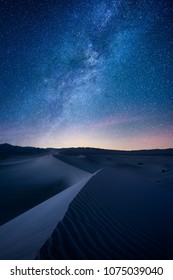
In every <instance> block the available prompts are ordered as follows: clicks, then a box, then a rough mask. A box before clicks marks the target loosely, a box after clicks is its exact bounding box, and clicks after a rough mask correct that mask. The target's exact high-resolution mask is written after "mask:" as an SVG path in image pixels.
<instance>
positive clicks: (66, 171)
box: [0, 154, 89, 225]
mask: <svg viewBox="0 0 173 280" xmlns="http://www.w3.org/2000/svg"><path fill="white" fill-rule="evenodd" d="M88 175H89V173H88V172H85V171H83V170H81V169H79V168H76V167H74V166H71V165H69V164H66V163H64V162H62V161H60V160H58V159H55V158H54V157H53V156H52V155H50V154H48V155H44V156H40V155H39V156H38V155H37V156H36V155H34V156H30V157H22V156H20V157H13V158H7V159H4V160H1V161H0V212H1V215H0V225H1V224H4V223H5V222H8V221H9V220H11V219H13V218H14V217H16V216H18V215H20V214H21V213H23V212H25V211H27V210H29V209H30V208H32V207H34V206H36V205H37V204H39V203H41V202H43V201H45V200H47V199H48V198H50V197H52V196H54V195H56V194H57V193H59V192H61V191H63V190H65V189H66V188H68V187H70V186H71V185H73V184H75V183H77V182H79V181H80V180H82V179H84V178H86V176H88Z"/></svg>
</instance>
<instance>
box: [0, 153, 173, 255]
mask: <svg viewBox="0 0 173 280" xmlns="http://www.w3.org/2000/svg"><path fill="white" fill-rule="evenodd" d="M104 152H105V151H104V150H101V151H99V150H96V151H95V150H92V149H77V150H75V149H72V150H71V149H70V150H69V151H68V150H65V154H61V152H60V151H59V152H57V151H52V155H51V154H47V155H35V156H33V155H32V156H29V157H26V156H25V157H23V156H21V157H15V158H8V159H2V160H1V161H0V184H1V189H0V192H1V196H0V211H1V218H0V222H1V223H5V222H7V221H9V220H10V219H12V218H14V217H15V218H14V219H13V220H10V221H9V222H7V223H5V224H3V225H2V226H1V227H0V258H1V259H33V258H37V259H172V258H173V239H172V236H173V222H172V221H173V207H172V198H173V156H172V154H168V153H166V154H165V155H164V151H161V152H159V153H158V154H157V151H153V152H152V153H151V154H150V152H147V151H146V152H142V153H140V152H135V153H132V154H131V153H130V152H128V153H127V154H126V153H118V154H117V153H116V152H115V153H113V154H111V151H107V152H105V154H104ZM63 153H64V152H63ZM68 153H69V154H68ZM96 170H99V172H95V171H96ZM91 173H92V174H91ZM50 197H51V198H50ZM43 201H44V202H43ZM34 206H35V207H34ZM31 208H32V209H31ZM29 209H30V210H29ZM25 211H26V212H25ZM21 213H23V214H21ZM20 214H21V215H20Z"/></svg>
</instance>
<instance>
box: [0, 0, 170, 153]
mask: <svg viewBox="0 0 173 280" xmlns="http://www.w3.org/2000/svg"><path fill="white" fill-rule="evenodd" d="M0 24H1V32H0V44H1V50H0V65H1V69H0V77H1V78H0V98H1V99H0V101H1V102H0V106H1V107H0V141H1V143H4V142H8V143H11V144H16V145H32V146H40V147H48V146H49V147H50V146H51V147H71V146H74V147H78V146H90V147H103V148H111V149H143V148H168V147H171V146H173V145H172V143H173V79H172V77H173V70H172V69H173V28H172V27H173V7H172V5H171V1H165V0H161V1H156V0H153V1H147V0H146V1H145V0H141V1H125V0H110V1H108V0H103V1H98V0H95V1H91V0H90V1H89V0H83V1H82V0H81V1H80V0H79V1H55V0H43V1H34V0H25V1H19V0H16V1H12V0H11V1H10V0H9V1H8V0H7V1H6V0H1V1H0Z"/></svg>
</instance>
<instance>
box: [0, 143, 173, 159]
mask: <svg viewBox="0 0 173 280" xmlns="http://www.w3.org/2000/svg"><path fill="white" fill-rule="evenodd" d="M56 151H57V152H58V154H60V155H66V156H79V155H173V149H154V150H137V151H136V150H135V151H122V150H108V149H99V148H89V147H86V148H80V147H79V148H61V149H58V148H57V149H56V148H47V149H43V148H35V147H21V146H13V145H10V144H8V143H4V144H0V157H6V156H20V155H35V154H45V153H48V152H49V153H50V152H52V153H56Z"/></svg>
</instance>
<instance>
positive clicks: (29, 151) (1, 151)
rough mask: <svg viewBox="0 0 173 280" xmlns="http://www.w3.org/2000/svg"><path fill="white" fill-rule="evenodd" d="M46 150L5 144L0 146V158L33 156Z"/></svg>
mask: <svg viewBox="0 0 173 280" xmlns="http://www.w3.org/2000/svg"><path fill="white" fill-rule="evenodd" d="M45 152H46V149H40V148H33V147H20V146H13V145H10V144H7V143H4V144H1V145H0V157H6V156H18V155H35V154H42V153H45Z"/></svg>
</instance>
